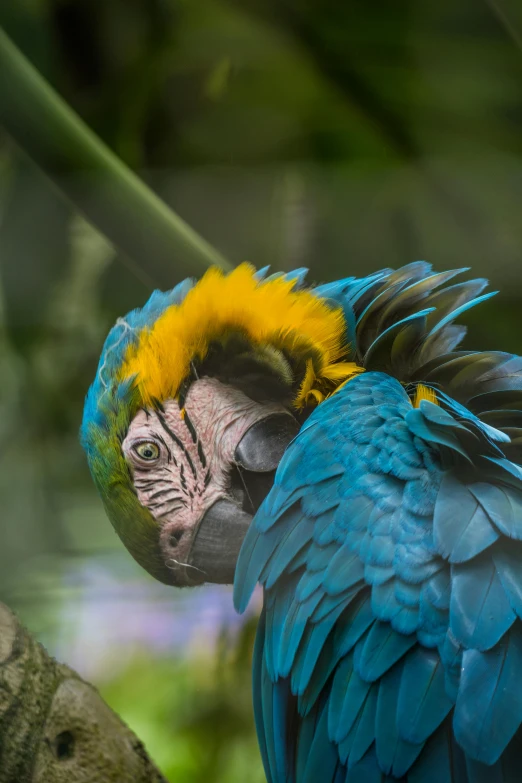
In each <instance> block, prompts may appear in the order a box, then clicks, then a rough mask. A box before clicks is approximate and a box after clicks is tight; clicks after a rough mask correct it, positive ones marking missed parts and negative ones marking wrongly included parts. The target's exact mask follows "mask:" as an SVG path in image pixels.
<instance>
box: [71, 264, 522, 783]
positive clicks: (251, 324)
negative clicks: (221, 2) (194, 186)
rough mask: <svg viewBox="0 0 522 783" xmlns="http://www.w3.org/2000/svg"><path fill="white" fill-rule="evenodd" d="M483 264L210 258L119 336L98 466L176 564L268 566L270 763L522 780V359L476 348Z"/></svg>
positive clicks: (241, 601) (95, 452) (280, 780)
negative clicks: (472, 319) (471, 333)
mask: <svg viewBox="0 0 522 783" xmlns="http://www.w3.org/2000/svg"><path fill="white" fill-rule="evenodd" d="M462 271H465V270H457V271H451V272H443V273H439V274H437V273H432V271H431V268H430V266H429V265H428V264H426V263H424V262H417V263H413V264H409V265H407V266H405V267H403V268H401V269H399V270H396V271H394V270H390V269H385V270H383V271H380V272H377V273H376V274H373V275H370V276H368V277H365V278H362V279H356V278H347V279H344V280H339V281H336V282H333V283H329V284H326V285H320V286H317V287H315V288H313V287H310V288H308V287H306V286H305V282H304V272H303V270H297V271H296V272H294V273H292V274H289V275H276V276H271V277H267V276H266V270H262V271H261V272H259V273H256V272H255V270H254V269H253V268H252V267H250V266H248V265H241V266H240V267H238V268H237V269H236V270H234V271H233V272H232V273H230V274H229V275H223V274H222V273H220V272H219V271H218V270H215V269H212V270H210V271H209V272H208V273H207V274H206V275H205V276H204V277H203V278H202V279H201V280H200V281H199V282H197V283H194V282H193V281H185V282H184V283H181V284H180V285H179V286H177V287H176V288H175V289H174V290H173V291H172V292H170V293H166V294H162V293H158V292H156V293H154V294H153V296H152V297H151V299H150V300H149V302H148V303H147V305H146V306H145V307H144V308H143V309H142V310H136V311H134V312H132V313H130V314H129V315H128V316H127V317H126V318H124V319H120V320H119V321H118V322H117V324H116V326H115V327H114V328H113V330H112V331H111V333H110V334H109V337H108V338H107V342H106V344H105V347H104V350H103V353H102V357H101V360H100V365H99V368H98V372H97V375H96V379H95V382H94V384H93V386H92V387H91V390H90V392H89V394H88V397H87V401H86V407H85V416H84V422H83V426H82V440H83V443H84V445H85V448H86V450H87V454H88V459H89V463H90V467H91V471H92V474H93V477H94V480H95V482H96V484H97V486H98V489H99V491H100V494H101V496H102V498H103V501H104V503H105V505H106V508H107V511H108V514H109V517H110V518H111V520H112V523H113V525H114V527H115V528H116V530H117V532H118V533H119V535H120V536H121V538H122V540H123V542H124V543H125V544H126V546H127V547H128V549H129V550H130V552H131V553H132V554H133V555H134V557H135V558H136V559H137V560H138V561H139V562H140V563H141V564H142V565H143V566H144V567H145V568H146V569H147V570H148V571H149V572H150V573H152V574H153V575H154V576H156V577H157V578H159V579H161V580H163V581H166V582H169V583H171V584H174V585H180V586H182V585H191V584H199V583H202V582H204V581H216V582H228V581H231V580H232V577H233V575H234V571H235V584H234V598H235V603H236V606H237V608H238V610H239V611H242V610H243V609H244V608H245V607H246V605H247V603H248V601H249V598H250V596H251V594H252V591H253V589H254V587H255V585H256V584H257V583H258V582H259V583H261V585H262V586H263V591H264V608H263V612H262V615H261V618H260V622H259V628H258V634H257V640H256V646H255V651H254V664H253V666H254V709H255V716H256V724H257V730H258V736H259V743H260V748H261V753H262V757H263V762H264V766H265V770H266V775H267V778H268V780H269V781H270V782H271V783H286V782H287V781H288V783H384V782H385V781H386V783H392V782H394V781H404V782H407V783H446V781H447V782H448V783H486V782H487V783H514V782H515V781H520V780H522V744H520V740H521V738H522V737H521V729H520V727H521V723H522V622H521V617H522V359H521V358H520V357H518V356H514V355H512V354H508V353H502V352H473V351H462V350H457V346H458V345H459V343H460V342H461V340H462V338H463V336H464V333H465V328H464V327H462V326H458V325H455V323H454V321H455V320H456V319H457V318H458V317H459V316H461V315H462V314H463V313H464V312H465V311H466V310H468V309H469V308H470V307H473V306H474V305H476V304H478V303H480V302H482V301H484V300H486V299H487V298H489V297H490V296H492V294H487V293H486V294H483V293H482V292H483V290H484V288H485V286H486V281H485V280H471V281H467V282H457V283H455V282H454V281H453V277H454V276H455V275H456V274H458V273H459V272H462ZM450 281H451V282H450ZM448 284H449V285H448ZM239 550H241V551H239ZM236 563H237V567H236Z"/></svg>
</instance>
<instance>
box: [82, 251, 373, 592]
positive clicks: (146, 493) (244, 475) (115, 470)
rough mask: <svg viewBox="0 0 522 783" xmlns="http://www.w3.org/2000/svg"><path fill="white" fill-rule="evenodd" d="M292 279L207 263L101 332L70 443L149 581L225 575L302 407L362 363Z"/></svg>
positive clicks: (334, 319) (340, 329)
mask: <svg viewBox="0 0 522 783" xmlns="http://www.w3.org/2000/svg"><path fill="white" fill-rule="evenodd" d="M303 276H304V274H303V273H302V272H301V271H298V272H295V273H293V274H292V275H288V276H283V275H276V276H272V277H269V278H265V277H264V274H263V272H261V273H256V271H255V270H254V269H253V268H252V267H251V266H249V265H247V264H243V265H241V266H239V267H237V268H236V269H235V270H234V271H233V272H231V273H230V274H228V275H225V274H223V273H222V272H221V271H220V270H218V269H210V270H209V271H208V272H207V273H206V274H205V275H204V276H203V278H202V279H201V280H200V281H199V282H194V281H192V280H186V281H184V282H183V283H180V284H179V285H178V286H177V287H176V288H174V289H173V290H172V291H170V292H168V293H161V292H158V291H156V292H154V293H153V295H152V296H151V298H150V299H149V301H148V302H147V304H146V305H145V307H144V308H142V309H141V310H134V311H133V312H131V313H129V314H128V315H127V316H126V317H125V318H120V319H119V320H118V321H117V323H116V325H115V326H114V327H113V329H112V330H111V332H110V334H109V336H108V337H107V340H106V342H105V346H104V348H103V352H102V355H101V359H100V363H99V366H98V371H97V374H96V378H95V381H94V383H93V385H92V386H91V388H90V390H89V393H88V395H87V399H86V404H85V411H84V419H83V424H82V432H81V439H82V443H83V445H84V447H85V449H86V452H87V456H88V461H89V466H90V469H91V473H92V475H93V478H94V481H95V483H96V485H97V488H98V490H99V493H100V495H101V497H102V499H103V502H104V505H105V508H106V511H107V513H108V516H109V518H110V520H111V522H112V524H113V526H114V528H115V529H116V531H117V533H118V535H119V536H120V537H121V539H122V541H123V543H124V544H125V546H126V547H127V549H128V550H129V551H130V553H131V554H132V555H133V556H134V558H135V559H136V560H137V561H138V562H139V563H140V564H141V565H142V566H143V567H144V568H145V569H146V570H147V571H149V573H151V574H152V575H153V576H154V577H156V578H157V579H159V580H160V581H163V582H166V583H169V584H174V585H177V586H188V585H195V584H200V583H202V582H205V581H209V582H218V583H227V582H232V580H233V576H234V570H235V564H236V560H237V557H238V554H239V549H240V546H241V543H242V540H243V537H244V535H245V533H246V530H247V529H248V526H249V524H250V522H251V520H252V518H253V515H254V513H255V511H256V509H257V507H258V506H259V504H260V502H261V501H262V500H263V498H264V496H265V495H266V494H267V493H268V491H269V489H270V487H271V484H272V478H273V475H274V471H275V469H276V468H277V466H278V463H279V461H280V459H281V457H282V455H283V453H284V451H285V449H286V448H287V446H288V444H289V443H290V441H291V440H292V439H293V437H294V436H295V435H296V433H297V432H298V430H299V427H300V422H301V421H302V418H303V417H304V416H306V411H307V409H309V408H310V407H311V406H312V405H313V404H316V403H317V402H319V401H321V400H322V399H324V397H325V396H327V395H328V394H329V393H331V392H332V391H333V390H334V389H335V388H336V387H337V386H338V385H339V384H340V383H342V382H343V381H345V380H347V379H348V378H350V377H351V376H352V375H354V374H356V373H357V372H360V371H361V369H362V368H360V367H359V366H358V365H357V363H356V361H355V356H354V354H353V351H352V348H351V347H350V345H349V342H348V340H347V334H346V322H345V317H344V315H343V311H342V309H341V308H340V307H339V306H337V305H335V304H334V303H333V302H332V301H331V300H329V299H328V298H327V297H326V296H320V295H318V293H316V292H315V291H313V290H310V289H305V288H303V287H302V278H303Z"/></svg>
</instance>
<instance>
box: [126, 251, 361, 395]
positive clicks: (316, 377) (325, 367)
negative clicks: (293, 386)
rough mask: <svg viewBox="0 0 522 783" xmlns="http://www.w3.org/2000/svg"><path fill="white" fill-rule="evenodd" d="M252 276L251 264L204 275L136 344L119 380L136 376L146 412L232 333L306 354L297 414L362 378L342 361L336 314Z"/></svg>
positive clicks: (314, 299) (306, 295) (280, 280)
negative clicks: (341, 384) (340, 385)
mask: <svg viewBox="0 0 522 783" xmlns="http://www.w3.org/2000/svg"><path fill="white" fill-rule="evenodd" d="M254 275H255V269H254V267H252V266H251V265H250V264H241V265H240V266H238V267H236V269H234V270H233V271H232V272H230V273H229V274H228V275H225V274H223V272H222V271H221V270H220V269H218V268H215V267H212V268H211V269H209V270H208V271H207V272H206V273H205V275H204V276H203V277H202V278H201V280H200V281H199V282H198V283H196V285H195V286H194V287H193V288H192V289H191V290H190V291H189V293H188V294H187V296H186V297H185V299H184V300H183V302H182V303H181V304H180V305H172V306H171V307H169V308H168V309H167V310H166V311H165V312H164V313H163V314H162V315H161V316H160V317H159V318H158V319H157V320H156V322H155V323H154V324H153V326H152V327H151V328H150V329H144V330H143V331H142V333H141V334H140V338H139V340H138V343H137V345H136V346H131V347H130V348H129V350H128V351H127V354H126V357H125V360H124V362H123V364H122V367H121V369H120V372H119V379H120V380H124V379H127V378H130V377H132V376H135V378H136V385H137V386H138V388H139V391H140V394H141V398H142V403H143V404H144V405H146V406H150V405H151V404H152V403H153V400H154V399H157V400H161V401H163V400H166V399H169V398H175V397H176V395H177V393H178V391H179V387H180V385H181V383H182V382H183V380H184V379H185V378H186V377H187V375H188V374H189V371H190V363H191V361H193V360H194V359H198V360H201V359H203V358H204V357H205V355H206V353H207V351H208V348H209V345H210V344H211V343H212V342H214V341H216V340H218V339H219V338H220V337H221V336H223V335H224V334H225V333H227V332H230V331H234V330H235V331H240V332H242V333H243V334H245V335H246V336H247V337H248V338H249V339H250V340H251V341H252V343H253V344H258V345H267V344H268V345H272V346H274V347H275V348H277V349H279V350H285V351H287V352H288V353H289V354H290V355H291V354H292V353H294V352H298V351H299V352H300V353H301V352H302V349H303V347H305V348H306V350H307V351H309V353H310V354H311V355H312V356H313V357H314V358H313V359H312V358H310V359H308V360H307V368H306V374H305V378H304V379H303V382H302V385H301V388H300V390H299V392H298V395H297V397H296V399H295V401H294V403H295V405H296V407H302V406H304V405H306V404H307V403H309V402H311V401H312V400H315V401H316V402H317V403H319V402H321V401H322V400H323V399H324V398H325V397H326V396H328V395H329V394H331V393H332V392H333V391H334V390H335V387H336V386H338V383H339V382H340V381H344V382H346V381H347V380H349V379H350V378H352V377H354V375H356V374H358V373H359V372H363V368H362V367H358V366H357V365H356V364H355V363H354V362H341V361H339V360H340V359H341V358H342V357H343V356H345V355H346V353H347V350H348V347H347V345H346V344H345V342H344V339H343V338H344V331H345V324H344V317H343V314H342V310H341V309H340V308H332V307H331V305H328V304H327V303H326V302H325V301H324V300H322V299H321V298H320V297H318V296H315V295H314V294H313V293H312V292H310V291H306V290H304V291H295V290H293V287H294V281H293V280H286V279H285V278H284V277H277V278H275V279H273V280H267V281H258V280H256V278H255V276H254Z"/></svg>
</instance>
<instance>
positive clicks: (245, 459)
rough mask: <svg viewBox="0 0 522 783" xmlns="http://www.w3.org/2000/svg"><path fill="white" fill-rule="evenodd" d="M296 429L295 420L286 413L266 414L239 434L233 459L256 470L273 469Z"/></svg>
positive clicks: (297, 425)
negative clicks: (239, 438) (241, 435)
mask: <svg viewBox="0 0 522 783" xmlns="http://www.w3.org/2000/svg"><path fill="white" fill-rule="evenodd" d="M298 432H299V424H298V423H297V421H296V420H295V419H294V417H293V416H291V415H290V414H289V413H275V414H273V415H272V416H267V418H266V419H262V420H261V421H258V422H256V423H255V424H253V425H252V426H251V427H250V428H249V429H248V430H247V431H246V433H245V434H244V435H243V437H242V438H241V440H240V442H239V444H238V446H237V448H236V452H235V459H236V462H237V463H238V464H239V465H240V466H241V467H243V468H245V469H246V470H251V471H255V472H257V473H265V472H268V471H271V470H275V469H276V468H277V466H278V465H279V463H280V461H281V458H282V456H283V454H284V453H285V451H286V449H287V448H288V445H289V444H290V442H291V441H292V440H293V439H294V438H295V436H296V435H297V433H298Z"/></svg>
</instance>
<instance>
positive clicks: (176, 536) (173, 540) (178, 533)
mask: <svg viewBox="0 0 522 783" xmlns="http://www.w3.org/2000/svg"><path fill="white" fill-rule="evenodd" d="M182 535H183V531H182V530H175V531H174V532H172V533H171V534H170V536H169V543H170V545H171V547H172V548H173V549H175V548H176V547H177V546H178V544H179V542H180V541H181V537H182Z"/></svg>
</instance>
